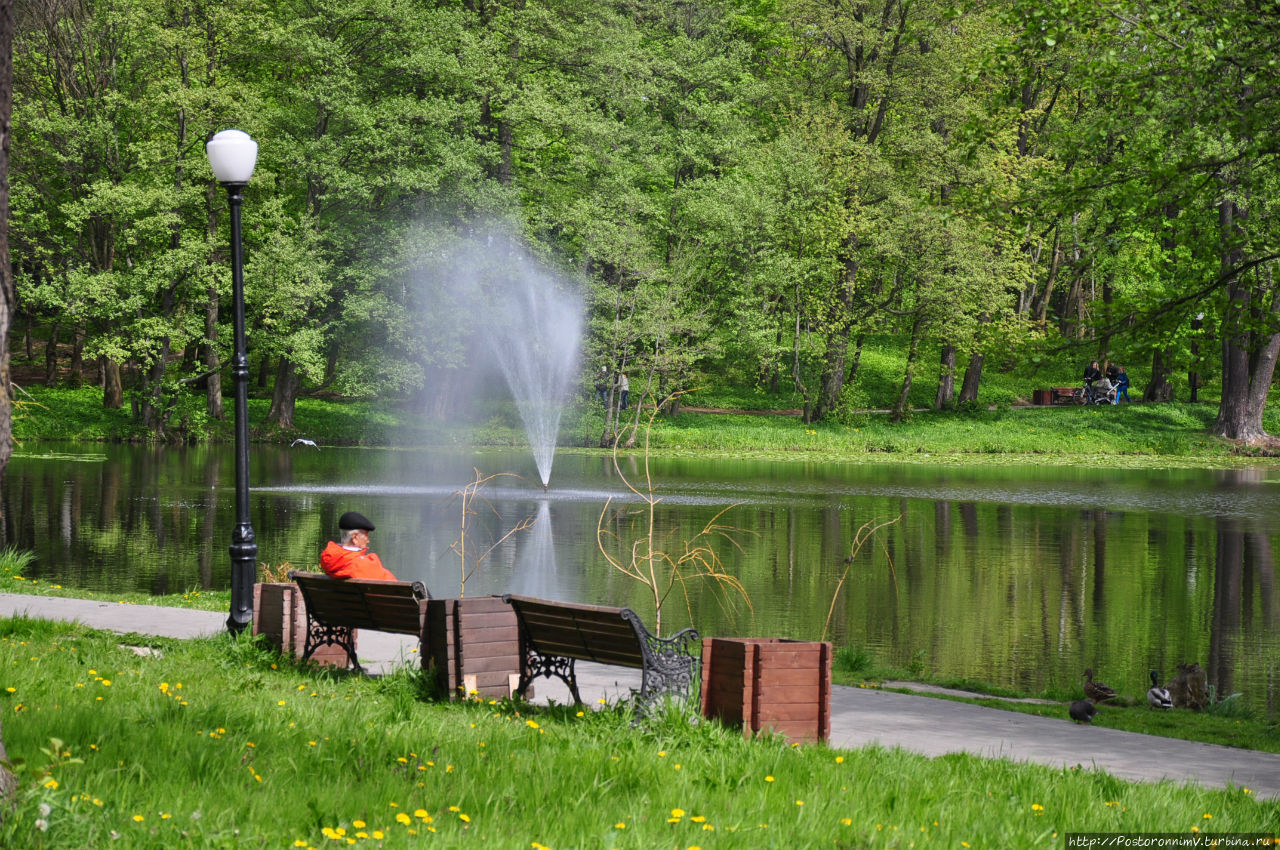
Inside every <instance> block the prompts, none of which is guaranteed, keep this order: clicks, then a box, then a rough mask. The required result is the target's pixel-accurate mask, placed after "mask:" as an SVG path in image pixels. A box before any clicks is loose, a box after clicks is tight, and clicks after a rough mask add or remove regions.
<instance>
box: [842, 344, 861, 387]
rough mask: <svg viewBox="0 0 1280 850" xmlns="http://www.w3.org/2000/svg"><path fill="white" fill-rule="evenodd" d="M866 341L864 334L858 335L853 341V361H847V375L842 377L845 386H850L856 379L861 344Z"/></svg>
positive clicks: (859, 363)
mask: <svg viewBox="0 0 1280 850" xmlns="http://www.w3.org/2000/svg"><path fill="white" fill-rule="evenodd" d="M866 341H867V335H866V334H858V336H857V338H856V339H854V341H853V359H852V360H851V361H849V374H847V375H845V376H844V382H845V383H846V384H852V383H853V382H854V380H855V379H856V378H857V377H858V367H859V366H861V365H862V344H863V343H864V342H866Z"/></svg>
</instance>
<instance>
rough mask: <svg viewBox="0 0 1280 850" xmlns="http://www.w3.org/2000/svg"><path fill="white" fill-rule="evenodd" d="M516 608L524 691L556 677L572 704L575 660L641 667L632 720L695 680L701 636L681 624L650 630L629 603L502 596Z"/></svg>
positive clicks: (686, 692) (683, 693) (520, 690)
mask: <svg viewBox="0 0 1280 850" xmlns="http://www.w3.org/2000/svg"><path fill="white" fill-rule="evenodd" d="M502 598H503V600H505V601H506V602H507V604H509V605H510V606H511V608H512V610H514V611H515V614H516V622H517V624H518V626H519V634H520V681H519V684H518V685H517V686H516V693H517V694H519V695H521V696H523V695H524V693H525V691H526V689H527V688H528V687H529V685H530V684H531V683H532V682H533V680H534V679H535V678H537V677H539V676H544V677H546V678H551V677H552V676H556V677H558V678H559V679H560V680H561V681H563V682H564V683H565V684H566V685H568V687H569V693H570V694H571V695H572V696H573V700H574V702H575V703H579V704H580V703H581V702H582V695H581V694H579V693H578V680H577V676H576V674H575V672H574V663H575V662H576V661H579V660H581V661H594V662H597V663H599V664H612V665H615V666H618V667H632V668H638V669H639V670H640V671H641V680H640V690H639V691H637V692H636V694H635V696H636V719H637V720H639V719H640V717H641V716H642V715H643V714H644V713H645V712H646V711H648V709H649V708H650V706H652V705H653V704H654V703H655V702H656V701H658V700H659V699H661V698H662V697H663V696H665V695H672V696H676V697H679V698H685V697H688V696H692V695H693V692H694V690H695V688H696V686H697V684H698V681H699V678H698V674H699V669H700V664H701V640H700V639H699V637H698V633H697V631H695V630H694V629H685V630H683V631H681V632H680V633H678V634H676V635H674V636H672V637H670V638H661V637H657V636H655V635H652V634H650V633H649V630H648V629H647V628H645V625H644V623H642V622H641V621H640V617H639V615H638V614H636V612H634V611H632V610H631V609H630V608H608V607H605V606H601V605H577V604H573V603H568V602H552V601H550V600H546V599H533V598H530V597H527V596H512V595H510V594H507V595H505V596H503V597H502Z"/></svg>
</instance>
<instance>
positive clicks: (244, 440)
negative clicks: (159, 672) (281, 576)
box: [204, 130, 258, 634]
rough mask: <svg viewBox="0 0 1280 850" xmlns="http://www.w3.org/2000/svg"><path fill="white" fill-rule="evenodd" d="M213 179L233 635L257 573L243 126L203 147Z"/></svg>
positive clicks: (250, 162) (245, 616)
mask: <svg viewBox="0 0 1280 850" xmlns="http://www.w3.org/2000/svg"><path fill="white" fill-rule="evenodd" d="M204 149H205V153H206V154H207V155H208V157H209V167H210V168H212V169H213V177H214V179H215V180H217V181H218V182H219V183H221V184H222V185H223V186H225V187H226V189H227V199H228V200H229V201H230V203H231V300H232V312H233V315H234V323H235V353H234V354H233V355H232V357H231V378H232V380H233V381H235V385H236V527H235V530H234V531H232V532H231V616H229V617H228V618H227V628H228V629H229V630H230V631H231V632H232V633H235V634H238V633H239V632H241V631H243V630H244V627H245V626H247V625H249V621H250V620H252V619H253V580H254V578H255V577H256V575H257V571H258V542H257V540H256V539H255V537H254V535H253V524H252V523H251V522H250V520H249V357H248V355H246V354H245V341H244V256H243V253H242V252H241V248H240V204H241V202H242V201H244V188H245V186H247V185H249V178H250V177H252V176H253V166H254V165H255V164H257V161H258V143H257V142H255V141H254V140H253V139H251V138H249V134H248V133H245V132H243V131H241V130H223V131H222V132H220V133H217V134H216V135H214V137H213V138H212V139H210V140H209V141H208V143H207V144H206V145H205V146H204Z"/></svg>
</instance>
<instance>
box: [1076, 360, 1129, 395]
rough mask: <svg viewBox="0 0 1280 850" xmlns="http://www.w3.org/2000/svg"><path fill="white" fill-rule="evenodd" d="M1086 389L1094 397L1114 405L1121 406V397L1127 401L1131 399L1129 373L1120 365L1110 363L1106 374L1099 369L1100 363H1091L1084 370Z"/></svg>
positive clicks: (1094, 361)
mask: <svg viewBox="0 0 1280 850" xmlns="http://www.w3.org/2000/svg"><path fill="white" fill-rule="evenodd" d="M1084 385H1085V389H1086V390H1087V391H1088V392H1089V393H1090V394H1091V395H1093V396H1094V397H1096V398H1100V399H1106V400H1107V401H1110V402H1111V403H1112V404H1119V403H1120V398H1121V396H1123V397H1124V400H1125V401H1128V402H1132V401H1133V399H1131V398H1129V373H1127V372H1126V371H1125V370H1124V367H1123V366H1121V365H1120V364H1119V363H1108V364H1107V369H1106V371H1105V372H1104V371H1103V370H1102V369H1100V368H1098V361H1097V360H1093V361H1090V363H1089V365H1088V366H1086V367H1085V368H1084Z"/></svg>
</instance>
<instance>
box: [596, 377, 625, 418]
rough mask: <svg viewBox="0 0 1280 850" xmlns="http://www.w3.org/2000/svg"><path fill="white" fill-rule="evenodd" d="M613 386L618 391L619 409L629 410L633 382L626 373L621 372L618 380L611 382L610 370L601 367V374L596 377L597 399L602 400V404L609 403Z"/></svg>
mask: <svg viewBox="0 0 1280 850" xmlns="http://www.w3.org/2000/svg"><path fill="white" fill-rule="evenodd" d="M610 384H612V385H613V386H614V387H615V388H617V390H618V409H619V410H626V409H627V396H629V395H631V382H630V381H628V380H627V373H626V372H619V373H618V376H617V378H616V379H614V380H613V381H610V380H609V368H608V367H607V366H601V367H600V374H598V375H597V376H596V384H595V389H596V398H598V399H600V403H601V404H605V405H607V404H608V403H609V396H608V393H609V386H610Z"/></svg>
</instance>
